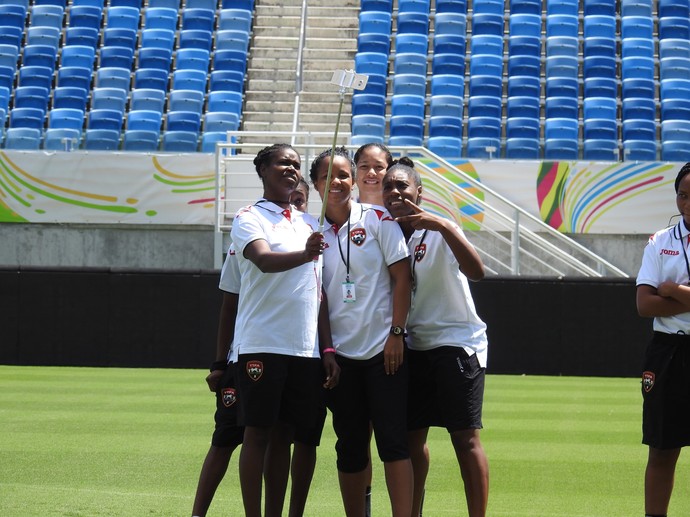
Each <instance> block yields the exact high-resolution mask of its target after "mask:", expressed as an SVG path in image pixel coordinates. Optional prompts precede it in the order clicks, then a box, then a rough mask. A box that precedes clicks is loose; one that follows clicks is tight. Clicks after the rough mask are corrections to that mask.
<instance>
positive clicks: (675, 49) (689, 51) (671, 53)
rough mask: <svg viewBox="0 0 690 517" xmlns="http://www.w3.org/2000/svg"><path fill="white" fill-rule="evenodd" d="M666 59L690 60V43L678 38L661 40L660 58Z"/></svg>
mask: <svg viewBox="0 0 690 517" xmlns="http://www.w3.org/2000/svg"><path fill="white" fill-rule="evenodd" d="M652 57H653V56H652ZM666 57H680V58H685V59H690V41H688V40H684V39H678V38H668V39H662V40H659V58H661V59H663V58H666Z"/></svg>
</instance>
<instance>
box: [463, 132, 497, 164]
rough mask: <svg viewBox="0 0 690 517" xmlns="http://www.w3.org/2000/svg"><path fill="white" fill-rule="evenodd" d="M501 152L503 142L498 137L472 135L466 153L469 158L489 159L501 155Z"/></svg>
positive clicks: (468, 140)
mask: <svg viewBox="0 0 690 517" xmlns="http://www.w3.org/2000/svg"><path fill="white" fill-rule="evenodd" d="M492 149H493V150H492ZM500 153H501V142H500V140H498V139H495V138H484V137H471V138H468V139H467V146H466V149H465V154H466V155H467V157H468V158H475V159H484V160H488V159H491V158H498V157H500Z"/></svg>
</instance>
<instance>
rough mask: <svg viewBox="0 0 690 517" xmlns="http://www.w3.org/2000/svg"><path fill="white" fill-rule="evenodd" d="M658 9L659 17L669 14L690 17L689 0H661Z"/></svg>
mask: <svg viewBox="0 0 690 517" xmlns="http://www.w3.org/2000/svg"><path fill="white" fill-rule="evenodd" d="M657 11H658V15H659V18H665V17H667V16H683V17H685V18H688V17H690V5H689V4H688V2H687V0H659V2H658V5H657Z"/></svg>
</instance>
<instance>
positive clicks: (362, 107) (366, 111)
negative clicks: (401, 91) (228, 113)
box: [209, 93, 386, 116]
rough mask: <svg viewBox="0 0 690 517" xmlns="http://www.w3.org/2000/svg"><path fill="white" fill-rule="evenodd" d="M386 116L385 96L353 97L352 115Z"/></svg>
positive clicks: (366, 95)
mask: <svg viewBox="0 0 690 517" xmlns="http://www.w3.org/2000/svg"><path fill="white" fill-rule="evenodd" d="M209 95H210V94H209ZM385 114H386V98H385V97H384V96H383V95H375V94H367V93H358V94H355V95H353V96H352V115H379V116H385Z"/></svg>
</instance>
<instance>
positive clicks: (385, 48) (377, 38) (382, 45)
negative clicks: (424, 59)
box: [216, 31, 426, 55]
mask: <svg viewBox="0 0 690 517" xmlns="http://www.w3.org/2000/svg"><path fill="white" fill-rule="evenodd" d="M222 32H229V31H222ZM231 32H232V33H234V34H247V33H246V32H243V31H231ZM218 41H219V38H218V35H216V45H218ZM396 41H397V38H396ZM390 46H391V39H390V36H389V35H387V34H379V33H376V32H369V33H364V34H359V35H358V36H357V52H376V53H379V54H386V55H388V53H389V52H390ZM236 50H245V51H246V46H245V47H244V48H243V49H242V48H237V49H236ZM396 52H400V50H398V49H397V48H396ZM425 52H426V49H425Z"/></svg>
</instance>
